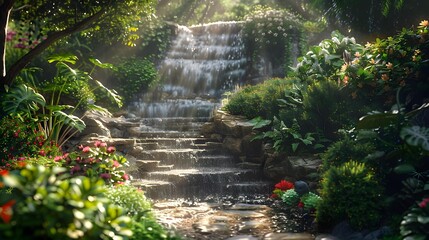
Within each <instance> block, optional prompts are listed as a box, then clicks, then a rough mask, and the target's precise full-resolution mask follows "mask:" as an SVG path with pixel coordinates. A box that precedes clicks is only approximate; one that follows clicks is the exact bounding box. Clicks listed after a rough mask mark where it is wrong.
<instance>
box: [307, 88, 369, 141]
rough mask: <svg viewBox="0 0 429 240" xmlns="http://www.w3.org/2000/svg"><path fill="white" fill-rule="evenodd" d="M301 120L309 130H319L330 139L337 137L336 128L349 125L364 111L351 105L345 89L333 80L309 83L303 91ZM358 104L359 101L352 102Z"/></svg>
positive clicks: (363, 108) (362, 108)
mask: <svg viewBox="0 0 429 240" xmlns="http://www.w3.org/2000/svg"><path fill="white" fill-rule="evenodd" d="M302 103H303V107H302V108H303V112H302V115H303V120H304V121H305V122H306V125H307V127H308V128H310V129H311V130H310V131H313V132H320V133H321V134H322V135H323V136H324V137H326V138H328V139H330V140H336V139H338V137H339V136H338V133H337V131H338V129H340V128H343V127H348V126H351V125H352V124H354V123H356V122H357V121H358V119H359V117H360V116H361V115H362V114H363V113H366V112H365V110H367V108H365V107H356V106H352V103H351V101H350V97H349V96H348V94H347V91H346V89H341V88H340V87H339V86H338V84H337V83H335V82H333V81H327V80H324V81H319V82H314V83H312V84H310V85H309V86H308V87H307V89H306V90H304V91H303V98H302ZM354 104H356V105H357V106H360V103H356V102H355V103H354Z"/></svg>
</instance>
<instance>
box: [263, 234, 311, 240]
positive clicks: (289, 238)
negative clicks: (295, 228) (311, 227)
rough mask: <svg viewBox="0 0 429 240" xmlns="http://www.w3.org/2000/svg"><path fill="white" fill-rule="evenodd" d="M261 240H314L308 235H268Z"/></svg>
mask: <svg viewBox="0 0 429 240" xmlns="http://www.w3.org/2000/svg"><path fill="white" fill-rule="evenodd" d="M263 240H314V236H313V235H312V234H310V233H269V234H267V235H265V236H264V238H263Z"/></svg>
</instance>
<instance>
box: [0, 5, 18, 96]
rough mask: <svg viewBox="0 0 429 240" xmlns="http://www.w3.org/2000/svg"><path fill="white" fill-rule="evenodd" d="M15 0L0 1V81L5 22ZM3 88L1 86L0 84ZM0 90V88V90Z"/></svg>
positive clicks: (0, 79)
mask: <svg viewBox="0 0 429 240" xmlns="http://www.w3.org/2000/svg"><path fill="white" fill-rule="evenodd" d="M14 2H15V0H4V1H1V2H0V54H1V55H0V56H1V64H0V83H4V79H5V77H6V37H7V24H8V22H9V16H10V11H11V10H12V6H13V3H14ZM0 89H3V86H0ZM0 91H1V90H0Z"/></svg>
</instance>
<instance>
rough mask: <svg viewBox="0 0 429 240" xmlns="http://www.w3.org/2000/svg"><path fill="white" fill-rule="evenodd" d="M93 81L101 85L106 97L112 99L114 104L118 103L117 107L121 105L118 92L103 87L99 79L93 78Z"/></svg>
mask: <svg viewBox="0 0 429 240" xmlns="http://www.w3.org/2000/svg"><path fill="white" fill-rule="evenodd" d="M95 83H97V85H98V86H99V87H101V89H102V90H103V91H104V92H106V94H107V97H109V98H110V99H111V100H113V101H114V102H115V103H116V105H118V107H122V97H121V96H119V94H117V93H116V92H115V91H114V90H110V89H108V88H107V87H105V86H104V85H103V84H102V83H101V82H100V81H97V80H95Z"/></svg>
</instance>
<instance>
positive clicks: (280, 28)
mask: <svg viewBox="0 0 429 240" xmlns="http://www.w3.org/2000/svg"><path fill="white" fill-rule="evenodd" d="M301 29H302V25H301V23H300V22H299V20H298V17H297V16H295V15H293V14H291V13H289V12H288V11H286V10H274V9H272V8H269V7H262V6H259V7H256V8H255V9H254V10H253V11H252V12H250V13H249V14H248V15H247V16H246V17H245V24H244V28H243V33H244V45H245V49H246V52H247V53H246V54H247V55H248V57H249V58H251V59H252V62H253V63H259V61H260V59H261V57H260V56H263V58H266V59H267V60H268V61H269V62H270V63H271V64H272V67H273V68H274V69H276V68H278V67H282V68H284V69H287V68H288V67H289V65H291V64H292V63H293V61H294V59H293V57H295V56H294V51H296V50H295V49H293V48H294V46H292V43H295V42H299V41H300V37H301V35H303V33H302V31H301ZM272 49H275V51H272ZM298 51H299V50H298ZM254 65H256V64H254ZM253 67H254V66H253ZM285 72H286V70H285V71H284V72H283V73H281V74H277V75H276V76H284V73H285Z"/></svg>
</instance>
